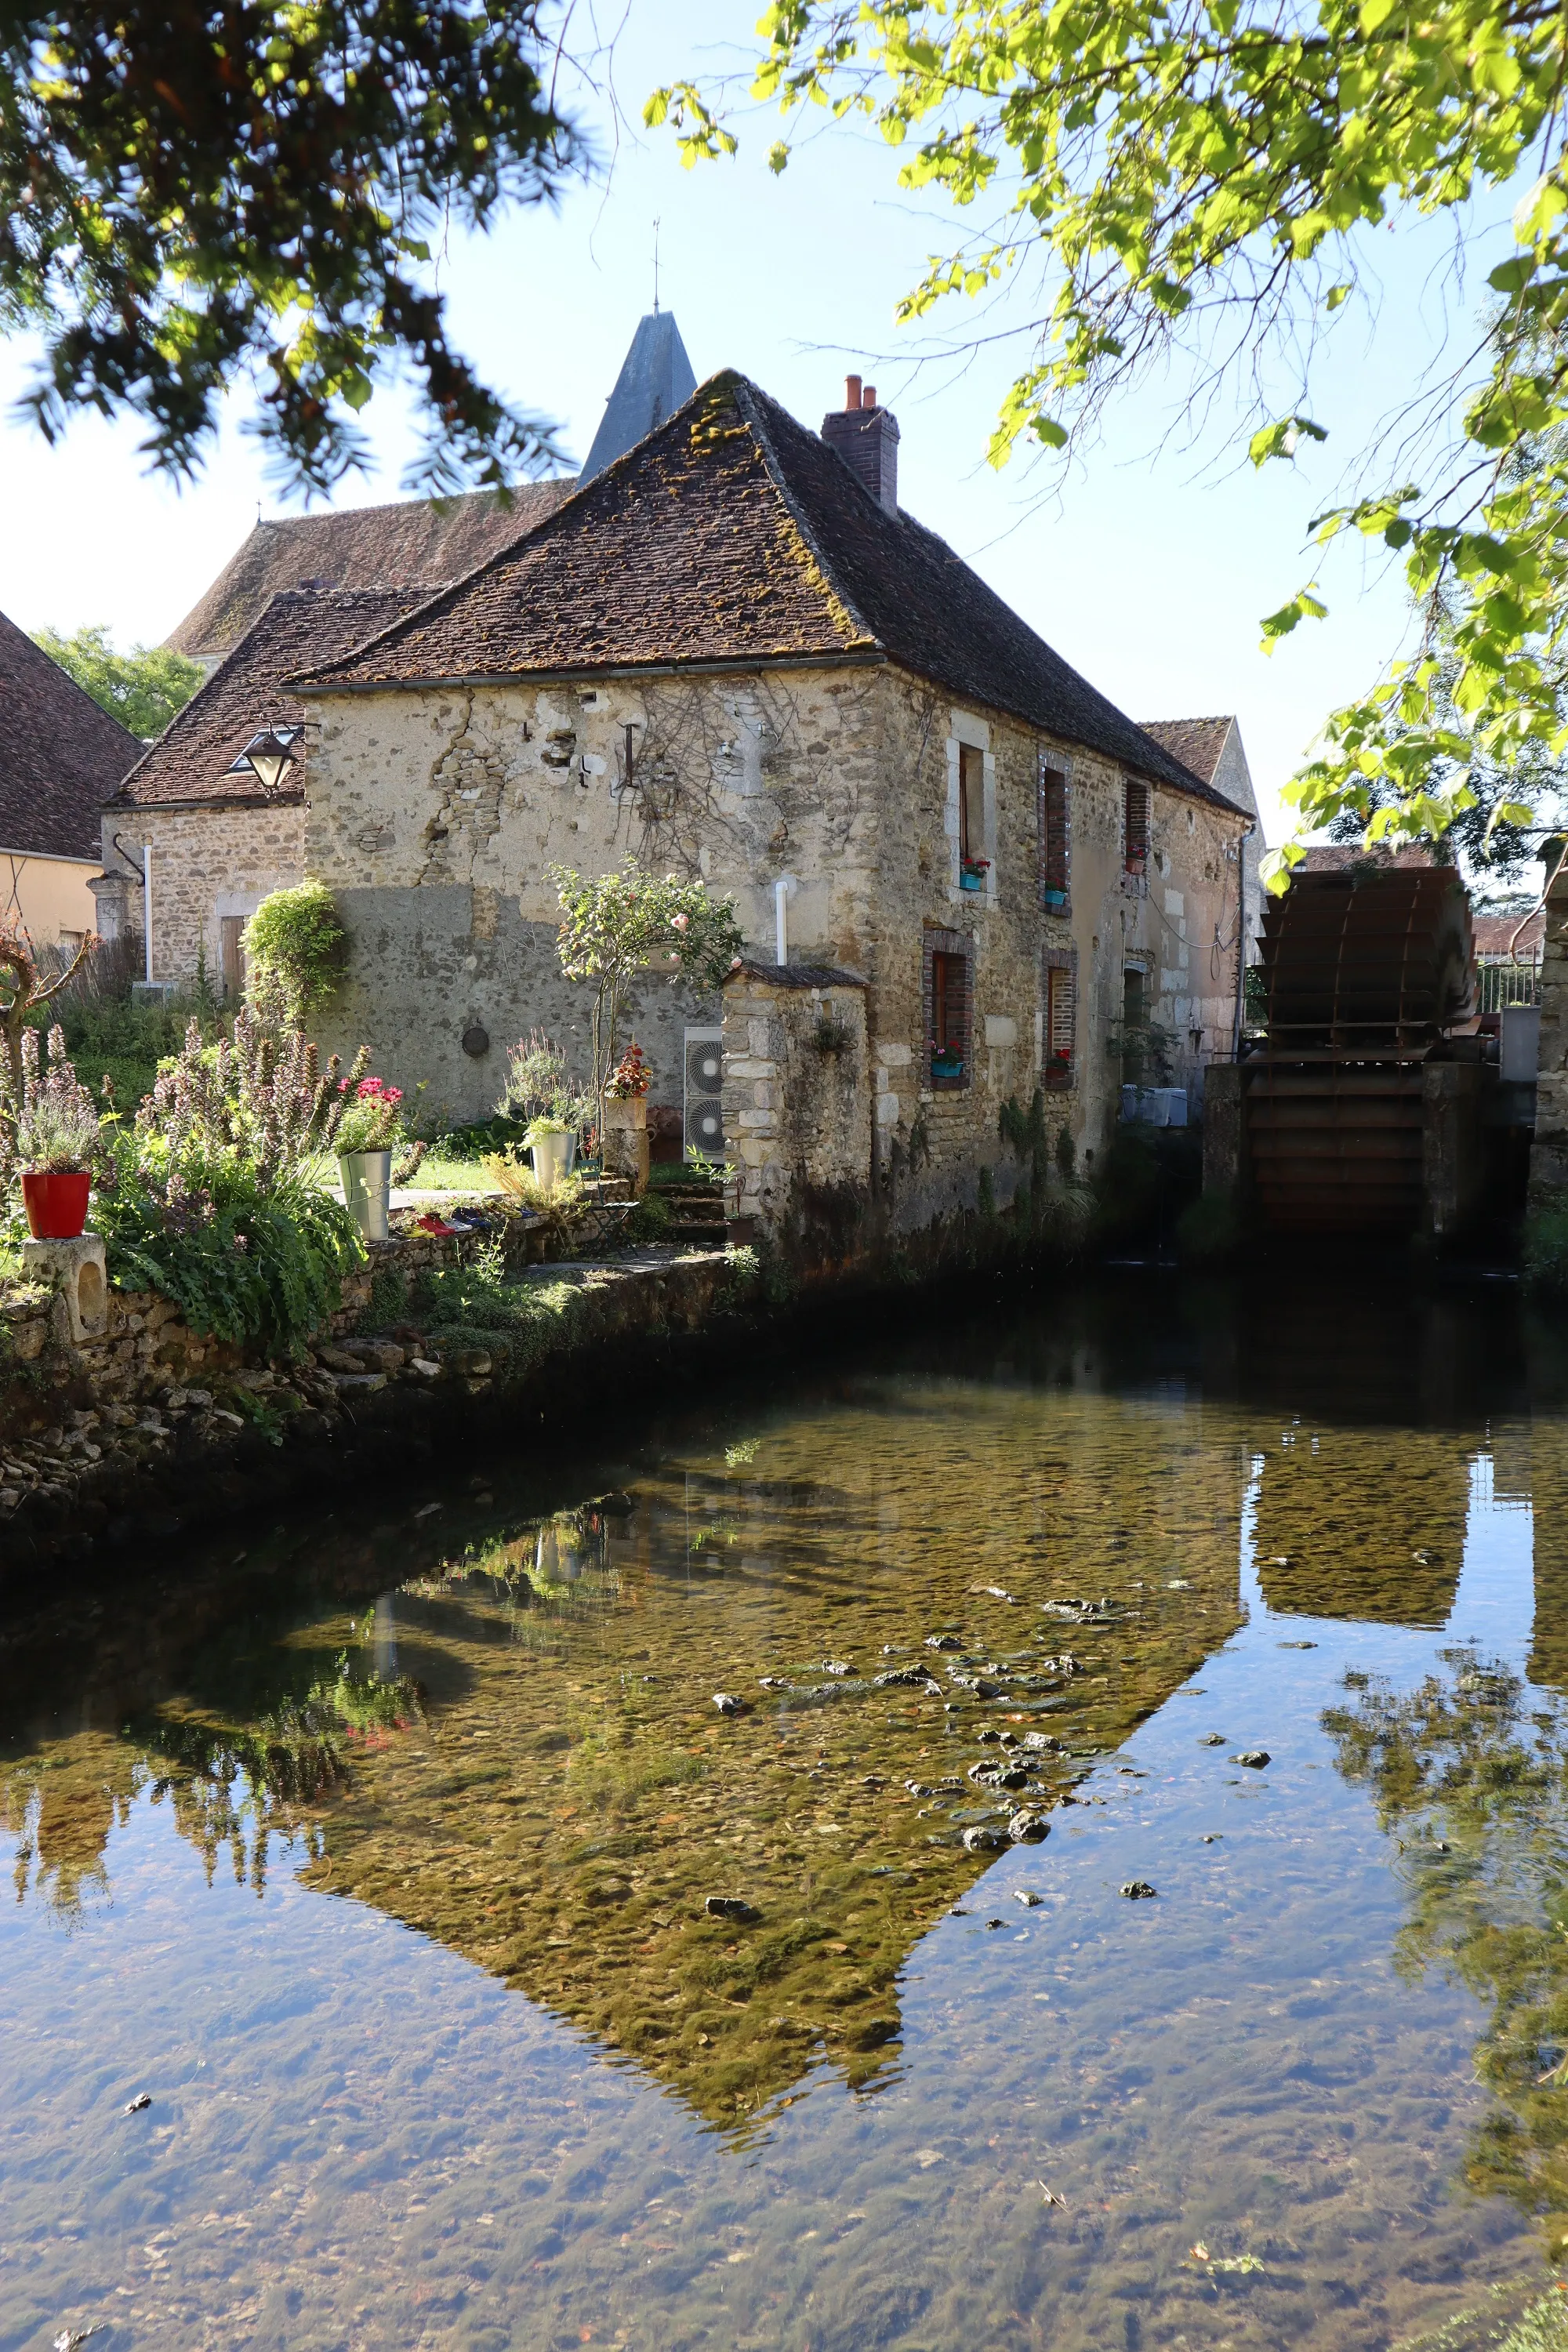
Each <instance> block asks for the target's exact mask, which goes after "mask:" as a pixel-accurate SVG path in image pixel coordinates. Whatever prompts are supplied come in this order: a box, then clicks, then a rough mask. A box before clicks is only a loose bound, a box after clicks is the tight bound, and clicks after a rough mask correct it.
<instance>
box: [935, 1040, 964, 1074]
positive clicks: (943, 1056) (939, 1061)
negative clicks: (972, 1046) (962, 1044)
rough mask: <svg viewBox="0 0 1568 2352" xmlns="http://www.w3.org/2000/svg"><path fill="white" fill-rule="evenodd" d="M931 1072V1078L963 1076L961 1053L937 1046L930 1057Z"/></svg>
mask: <svg viewBox="0 0 1568 2352" xmlns="http://www.w3.org/2000/svg"><path fill="white" fill-rule="evenodd" d="M931 1076H932V1077H933V1078H949V1079H952V1078H961V1077H962V1076H963V1055H962V1054H954V1053H952V1052H951V1051H950V1050H948V1049H947V1048H944V1047H938V1048H937V1050H936V1051H935V1052H934V1053H933V1054H932V1055H931Z"/></svg>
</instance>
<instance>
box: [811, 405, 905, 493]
mask: <svg viewBox="0 0 1568 2352" xmlns="http://www.w3.org/2000/svg"><path fill="white" fill-rule="evenodd" d="M822 437H823V439H824V440H825V441H826V444H827V446H828V447H829V448H830V449H837V452H838V454H839V456H840V457H842V458H843V460H844V462H845V464H846V465H847V467H848V468H849V470H850V472H851V473H852V474H853V475H854V476H855V477H856V479H857V480H858V481H859V482H860V483H861V484H862V485H863V487H864V488H867V489H868V490H869V491H870V493H871V496H872V497H873V498H874V499H876V501H877V503H878V505H879V506H880V507H883V508H885V509H887V511H888V513H889V514H890V515H896V514H897V513H898V511H899V420H898V418H897V417H896V416H895V415H893V413H892V411H891V409H889V408H879V407H878V405H877V387H876V385H875V384H873V383H868V384H867V385H865V386H864V387H862V385H861V383H860V379H859V377H858V375H852V376H849V377H847V379H846V381H845V385H844V405H843V407H842V408H840V409H837V410H835V411H834V412H833V413H832V414H831V415H827V416H825V417H824V418H823V420H822Z"/></svg>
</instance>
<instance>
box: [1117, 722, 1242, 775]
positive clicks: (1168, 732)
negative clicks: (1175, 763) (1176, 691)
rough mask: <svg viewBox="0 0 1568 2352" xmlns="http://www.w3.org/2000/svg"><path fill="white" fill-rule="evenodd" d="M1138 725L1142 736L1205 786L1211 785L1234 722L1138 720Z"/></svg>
mask: <svg viewBox="0 0 1568 2352" xmlns="http://www.w3.org/2000/svg"><path fill="white" fill-rule="evenodd" d="M1138 724H1139V725H1140V726H1141V727H1142V730H1143V732H1144V734H1145V735H1152V737H1153V738H1154V740H1155V742H1156V743H1159V744H1162V745H1163V748H1164V749H1165V750H1166V751H1169V752H1170V754H1171V757H1172V758H1173V760H1180V761H1181V763H1182V765H1183V767H1184V768H1190V769H1191V770H1192V772H1193V774H1194V776H1196V777H1197V778H1198V779H1199V780H1200V782H1203V783H1205V784H1212V783H1213V782H1214V772H1215V769H1216V768H1217V767H1218V765H1219V755H1220V753H1221V752H1222V751H1224V750H1225V739H1226V736H1227V735H1228V734H1229V733H1230V730H1231V729H1232V728H1233V727H1234V726H1235V724H1236V721H1235V719H1232V718H1229V717H1226V718H1224V719H1140V720H1139V722H1138Z"/></svg>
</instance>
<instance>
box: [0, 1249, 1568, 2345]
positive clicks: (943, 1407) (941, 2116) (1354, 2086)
mask: <svg viewBox="0 0 1568 2352" xmlns="http://www.w3.org/2000/svg"><path fill="white" fill-rule="evenodd" d="M1565 1355H1568V1350H1565V1349H1563V1348H1562V1347H1561V1346H1560V1343H1559V1342H1558V1341H1557V1340H1556V1339H1555V1337H1554V1335H1553V1334H1552V1332H1551V1330H1550V1329H1549V1328H1547V1327H1545V1326H1543V1325H1542V1324H1540V1323H1538V1322H1537V1321H1534V1320H1532V1319H1531V1318H1530V1316H1529V1315H1528V1314H1527V1313H1526V1311H1525V1310H1524V1309H1523V1308H1522V1307H1521V1306H1520V1305H1519V1303H1518V1302H1517V1300H1516V1298H1515V1297H1514V1296H1513V1295H1512V1294H1511V1293H1510V1292H1502V1291H1500V1292H1499V1293H1498V1294H1496V1295H1471V1294H1466V1293H1464V1292H1462V1291H1456V1292H1454V1293H1453V1294H1452V1295H1448V1294H1433V1295H1426V1296H1422V1295H1418V1294H1416V1293H1413V1292H1405V1291H1404V1290H1401V1289H1398V1288H1390V1289H1387V1290H1379V1289H1376V1288H1375V1287H1369V1286H1366V1285H1365V1284H1352V1283H1350V1282H1348V1281H1347V1282H1346V1283H1345V1284H1344V1285H1343V1286H1342V1287H1339V1288H1336V1287H1334V1286H1331V1285H1325V1284H1322V1283H1316V1284H1309V1283H1302V1284H1300V1286H1296V1287H1294V1288H1292V1287H1290V1286H1284V1287H1279V1286H1276V1288H1275V1289H1273V1290H1272V1291H1265V1290H1264V1289H1262V1288H1261V1286H1260V1287H1259V1288H1258V1290H1257V1291H1256V1292H1255V1293H1254V1294H1252V1295H1250V1296H1246V1297H1237V1296H1236V1295H1234V1294H1232V1293H1230V1292H1228V1291H1226V1290H1224V1289H1220V1288H1213V1289H1205V1288H1190V1289H1189V1288H1181V1287H1177V1286H1165V1285H1162V1284H1160V1283H1157V1282H1153V1281H1151V1280H1147V1279H1144V1278H1142V1277H1137V1276H1133V1277H1129V1278H1126V1279H1124V1280H1122V1281H1121V1282H1116V1281H1112V1280H1107V1281H1106V1282H1103V1283H1101V1284H1100V1285H1099V1286H1095V1287H1092V1288H1088V1289H1084V1290H1082V1291H1078V1292H1064V1293H1060V1294H1052V1293H1050V1292H1048V1291H1047V1292H1043V1293H1041V1294H1039V1295H1037V1296H1035V1297H1029V1298H1013V1299H1005V1298H1002V1297H995V1296H992V1295H990V1294H989V1293H981V1294H977V1295H976V1297H975V1298H974V1300H973V1305H972V1307H970V1308H969V1309H965V1308H963V1307H955V1306H954V1305H953V1304H952V1301H951V1299H949V1300H947V1301H944V1302H938V1303H936V1304H934V1305H933V1307H932V1308H931V1314H930V1316H929V1318H926V1320H925V1322H924V1324H923V1325H922V1326H921V1327H920V1328H914V1329H910V1328H906V1329H905V1330H904V1331H903V1333H902V1335H901V1336H899V1337H896V1338H891V1339H887V1340H884V1341H881V1342H879V1341H878V1339H876V1336H875V1333H874V1331H869V1332H868V1334H867V1336H866V1338H865V1339H864V1340H863V1342H861V1343H860V1344H858V1345H857V1346H856V1347H854V1348H850V1349H847V1348H846V1346H845V1345H844V1343H843V1342H842V1341H839V1342H837V1343H835V1345H834V1347H833V1349H832V1351H831V1356H830V1359H829V1360H826V1361H824V1360H821V1359H819V1360H816V1362H815V1363H811V1364H802V1363H801V1362H799V1361H791V1360H784V1361H781V1362H780V1363H779V1364H778V1365H777V1366H775V1367H773V1368H767V1367H763V1366H757V1367H753V1368H752V1370H750V1371H749V1372H748V1373H747V1374H746V1375H745V1376H744V1377H732V1378H726V1379H724V1380H722V1381H715V1383H714V1387H713V1389H712V1391H711V1392H710V1393H708V1394H706V1395H703V1396H693V1395H691V1394H687V1395H685V1396H677V1397H670V1398H660V1397H658V1396H650V1398H649V1400H648V1406H647V1415H646V1418H645V1419H644V1421H643V1422H642V1423H641V1424H640V1425H638V1424H636V1423H628V1422H626V1421H625V1420H623V1421H622V1422H621V1423H618V1424H617V1425H616V1427H615V1428H614V1429H612V1430H607V1431H606V1432H605V1433H604V1435H603V1437H602V1439H601V1440H600V1442H598V1443H597V1444H588V1445H586V1446H585V1448H584V1452H583V1453H582V1454H580V1455H579V1456H578V1457H576V1458H567V1457H566V1456H565V1455H564V1454H563V1453H561V1451H560V1450H559V1449H558V1448H557V1449H556V1450H555V1452H554V1453H553V1454H552V1458H551V1459H549V1460H541V1459H539V1458H538V1453H537V1448H536V1447H531V1445H530V1444H529V1441H528V1439H527V1437H526V1433H522V1434H520V1436H519V1439H518V1440H517V1442H516V1443H515V1444H508V1443H507V1442H506V1441H505V1440H504V1438H502V1437H498V1436H497V1434H496V1433H494V1431H493V1430H489V1431H485V1432H483V1433H479V1432H476V1433H475V1436H474V1439H473V1442H472V1444H471V1445H470V1446H468V1447H467V1448H465V1449H463V1450H462V1452H461V1453H460V1454H458V1456H455V1457H454V1458H453V1459H452V1460H450V1462H449V1463H448V1464H447V1466H446V1469H445V1471H444V1473H443V1475H442V1476H441V1478H440V1479H439V1480H437V1481H436V1482H433V1483H429V1484H427V1485H424V1486H418V1485H411V1486H408V1487H407V1488H406V1489H392V1488H389V1489H387V1490H386V1491H384V1493H382V1494H379V1495H373V1496H366V1495H364V1494H363V1493H356V1492H343V1493H338V1494H329V1495H327V1496H324V1497H323V1500H322V1505H321V1507H320V1508H319V1509H317V1510H315V1511H314V1512H307V1511H303V1510H296V1511H292V1512H289V1513H284V1514H280V1515H279V1517H278V1518H277V1520H276V1521H275V1522H270V1523H269V1522H267V1521H266V1520H265V1519H262V1520H260V1521H258V1523H256V1524H253V1525H247V1526H246V1527H244V1528H238V1529H236V1528H228V1529H226V1530H225V1531H223V1532H222V1533H221V1534H220V1535H218V1536H215V1537H211V1538H208V1539H206V1540H205V1541H204V1542H202V1543H199V1544H195V1545H190V1546H188V1547H186V1548H184V1549H180V1550H178V1551H170V1550H165V1551H164V1552H163V1553H162V1554H160V1555H158V1556H153V1555H151V1554H149V1555H147V1556H140V1555H139V1556H136V1557H133V1558H132V1557H128V1556H126V1555H124V1554H113V1555H110V1556H108V1557H106V1558H105V1559H103V1560H102V1561H100V1562H99V1563H97V1564H95V1565H93V1566H92V1567H90V1568H73V1569H69V1570H58V1571H49V1573H48V1575H47V1579H45V1580H41V1581H40V1582H39V1583H37V1585H35V1586H34V1587H33V1588H32V1589H30V1590H24V1591H17V1590H15V1589H12V1590H10V1591H8V1593H7V1596H6V1599H5V1609H4V1613H3V1617H0V1846H3V1847H4V1849H5V1864H6V1868H7V1872H8V1875H9V1883H10V1885H11V1886H12V1889H13V1895H14V1899H13V1900H11V1901H10V1902H8V1903H6V1904H5V1906H4V1908H3V1909H0V1988H3V1990H0V2068H3V2072H0V2084H3V2086H4V2095H3V2097H0V2189H3V2195H0V2347H4V2352H10V2347H18V2352H20V2347H28V2352H31V2347H35V2346H43V2345H45V2344H47V2343H52V2342H53V2340H54V2338H55V2336H56V2335H57V2334H58V2332H59V2331H60V2330H62V2329H65V2330H67V2331H68V2332H69V2331H79V2330H85V2329H87V2328H89V2327H93V2326H98V2327H102V2328H106V2329H108V2330H110V2331H111V2332H110V2333H108V2334H106V2335H105V2336H104V2339H103V2340H104V2344H105V2347H106V2352H114V2347H161V2352H162V2347H168V2352H174V2347H181V2348H182V2352H183V2347H289V2352H304V2348H305V2347H323V2352H325V2348H326V2347H334V2352H335V2347H344V2352H349V2347H353V2352H359V2347H367V2348H368V2347H377V2348H378V2352H379V2347H388V2352H392V2348H393V2347H395V2348H396V2352H404V2348H405V2347H443V2352H445V2347H464V2352H503V2347H519V2352H521V2347H529V2352H538V2347H557V2346H560V2347H567V2346H577V2345H580V2344H598V2345H615V2346H625V2347H637V2352H678V2347H679V2352H687V2347H691V2348H692V2352H696V2347H712V2352H739V2348H740V2347H759V2352H760V2347H770V2352H771V2348H772V2347H778V2352H861V2348H862V2347H880V2346H887V2347H900V2352H988V2347H1010V2348H1011V2347H1050V2352H1145V2348H1146V2347H1166V2346H1169V2347H1176V2352H1187V2347H1192V2352H1196V2347H1215V2352H1231V2347H1234V2352H1244V2347H1245V2352H1253V2347H1257V2348H1258V2352H1263V2347H1279V2346H1296V2345H1302V2346H1309V2345H1310V2347H1313V2352H1334V2347H1346V2352H1350V2347H1357V2352H1362V2348H1363V2347H1371V2346H1382V2345H1391V2344H1394V2343H1395V2342H1401V2343H1405V2344H1409V2343H1411V2342H1413V2341H1420V2340H1425V2339H1426V2337H1427V2336H1429V2335H1430V2336H1440V2339H1441V2343H1442V2346H1443V2347H1444V2352H1458V2347H1461V2346H1464V2345H1468V2344H1469V2343H1471V2342H1477V2343H1479V2342H1480V2341H1482V2340H1487V2339H1488V2336H1489V2331H1491V2330H1493V2329H1495V2328H1496V2327H1497V2326H1500V2325H1502V2324H1504V2323H1506V2322H1507V2320H1508V2319H1509V2317H1510V2315H1511V2314H1512V2313H1513V2312H1515V2311H1516V2310H1517V2309H1518V2308H1519V2307H1520V2305H1521V2303H1522V2302H1523V2300H1525V2299H1526V2298H1527V2297H1528V2296H1529V2295H1531V2294H1536V2293H1539V2292H1541V2291H1542V2289H1543V2288H1544V2287H1545V2286H1546V2284H1549V2282H1550V2280H1551V2278H1552V2275H1553V2274H1554V2268H1555V2264H1556V2263H1557V2261H1558V2259H1559V2258H1560V2256H1561V2254H1562V2252H1563V2251H1564V2249H1565V2248H1568V2114H1565V2113H1564V2109H1565V2108H1568V2090H1565V2089H1564V2088H1563V2074H1564V2073H1565V2072H1568V1793H1565V1792H1568V1780H1565V1777H1564V1775H1565V1764H1568V1705H1565V1700H1564V1693H1565V1692H1568V1509H1565V1505H1568V1446H1565V1444H1564V1438H1565V1424H1564V1418H1563V1415H1564V1410H1565V1393H1568V1381H1565V1378H1564V1356H1565ZM721 1700H722V1701H723V1705H722V1706H721V1704H720V1703H719V1702H720V1701H721ZM1010 1823H1011V1824H1012V1828H1013V1832H1016V1834H1013V1833H1010V1832H1009V1824H1010ZM1129 1890H1132V1891H1131V1892H1130V1891H1129Z"/></svg>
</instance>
